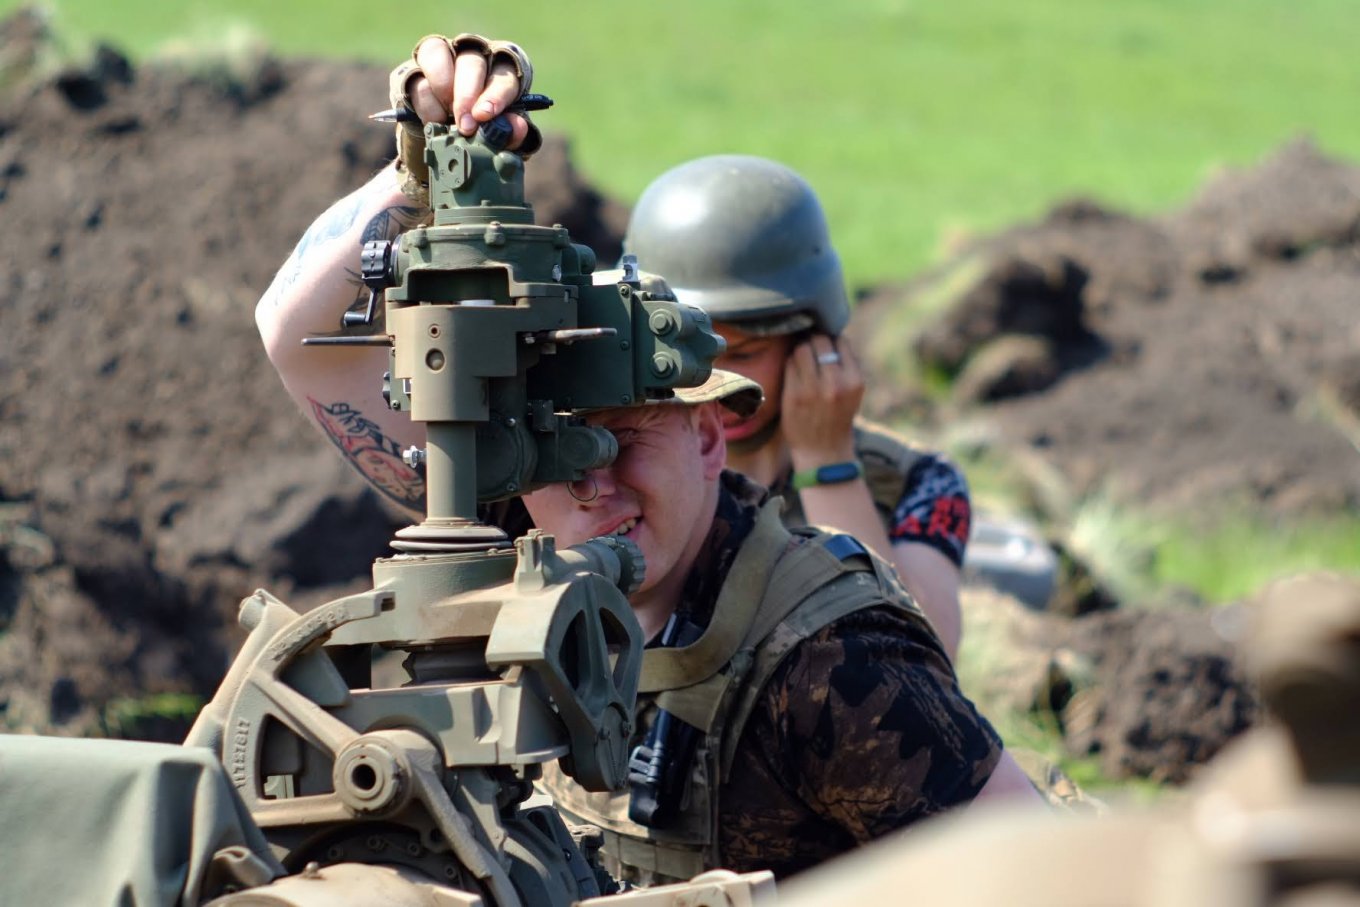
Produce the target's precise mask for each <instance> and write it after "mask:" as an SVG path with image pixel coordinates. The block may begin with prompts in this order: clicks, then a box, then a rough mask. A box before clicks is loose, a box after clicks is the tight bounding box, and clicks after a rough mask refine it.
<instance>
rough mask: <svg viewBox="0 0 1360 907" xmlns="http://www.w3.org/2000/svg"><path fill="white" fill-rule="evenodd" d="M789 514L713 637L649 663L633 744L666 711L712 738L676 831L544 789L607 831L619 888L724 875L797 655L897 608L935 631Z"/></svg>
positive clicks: (771, 519) (548, 775)
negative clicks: (741, 788)
mask: <svg viewBox="0 0 1360 907" xmlns="http://www.w3.org/2000/svg"><path fill="white" fill-rule="evenodd" d="M780 504H781V502H780V500H779V499H777V498H776V499H773V500H771V501H769V502H768V503H766V504H765V506H764V507H763V508H762V509H761V512H760V515H759V517H758V518H757V520H756V524H755V527H754V528H753V529H752V530H751V534H750V535H749V536H748V537H747V539H746V540H745V542H743V544H742V546H741V548H740V550H739V551H738V552H737V556H736V559H735V561H734V562H733V564H732V568H731V570H730V571H729V573H728V576H727V581H726V582H725V583H724V584H723V587H722V591H721V592H720V593H719V595H718V600H717V603H716V605H715V606H714V613H713V620H712V622H711V623H710V624H709V626H708V628H707V629H706V630H705V631H704V633H703V635H702V636H701V637H700V638H699V639H698V640H697V641H696V642H695V643H694V644H692V645H690V646H686V647H684V648H669V649H648V650H647V651H646V653H645V654H644V656H643V661H642V681H641V684H640V687H639V689H640V693H639V696H638V721H637V724H638V731H637V733H636V735H635V738H634V740H633V744H634V745H636V744H637V743H639V742H641V740H642V739H643V738H644V737H645V736H646V729H647V728H649V727H650V726H651V723H652V721H653V720H654V718H655V715H656V711H657V709H658V708H664V709H666V710H667V711H669V712H671V713H672V714H673V715H675V716H676V717H678V718H680V719H681V720H683V721H685V722H687V723H689V724H691V725H693V726H694V727H696V728H699V729H700V731H702V732H703V734H704V737H703V738H702V740H701V742H700V744H699V747H698V751H697V753H696V756H695V759H694V764H693V766H692V768H691V772H690V777H689V783H688V784H687V786H686V790H685V794H684V798H683V800H682V801H681V805H680V812H679V815H678V816H677V818H676V819H675V821H674V822H673V823H671V824H670V825H669V826H668V827H667V828H665V829H654V828H649V827H647V826H644V825H639V824H637V823H635V822H632V821H631V820H629V818H628V802H629V793H628V791H627V790H624V791H619V792H613V793H608V792H606V793H588V792H586V791H584V790H582V789H581V788H579V787H577V786H576V785H575V784H573V783H572V781H571V780H570V779H569V778H567V777H566V776H565V775H563V774H562V773H561V772H560V771H559V770H558V768H557V766H556V764H553V765H550V766H547V767H545V769H544V775H543V779H542V781H541V782H540V787H541V789H542V790H543V791H544V792H546V793H547V794H549V795H550V796H552V798H553V799H554V800H555V801H556V803H557V807H558V809H559V810H561V812H562V814H563V817H564V818H565V819H566V820H567V822H569V823H575V824H581V825H597V826H599V827H600V828H601V829H603V830H604V846H603V848H602V851H603V857H604V860H603V862H604V866H605V868H606V869H608V870H609V871H610V872H611V873H612V874H613V875H614V876H615V877H617V878H619V879H620V880H621V881H627V882H631V883H633V884H635V885H654V884H665V883H668V882H675V881H687V880H689V879H691V878H693V877H694V876H696V875H698V874H699V873H701V872H704V871H706V870H708V869H712V868H716V867H719V866H721V865H722V861H721V854H720V853H719V852H718V817H719V812H720V804H719V802H718V801H719V797H718V793H719V790H720V788H721V787H722V784H723V781H724V780H725V779H726V778H727V777H728V775H729V773H730V772H731V769H732V763H733V759H734V755H735V750H736V746H737V741H738V740H739V739H740V738H741V732H742V729H743V728H744V727H745V726H746V721H747V719H748V718H749V717H750V715H751V712H752V710H753V709H754V708H755V707H756V705H757V703H758V701H759V699H760V696H761V693H762V691H763V689H764V687H765V684H766V682H767V681H768V680H769V679H770V677H771V675H773V674H774V672H775V669H776V668H777V667H778V666H779V663H780V662H781V661H782V660H783V658H784V656H786V655H787V654H788V653H789V651H790V650H791V649H792V648H793V647H794V646H795V645H797V644H798V643H799V642H801V641H802V640H804V639H807V638H808V637H810V636H812V635H813V634H814V633H816V632H817V631H818V630H821V629H822V628H823V627H826V626H827V625H828V624H830V623H832V622H833V621H835V620H837V619H839V618H841V617H844V616H845V615H847V614H851V613H852V612H855V611H859V610H862V609H864V608H870V607H875V606H884V605H887V606H890V607H894V608H896V609H898V610H899V611H901V612H902V613H903V614H904V615H907V616H909V617H912V618H914V619H919V620H921V621H924V620H925V618H924V617H923V616H922V614H921V612H920V611H919V610H918V609H917V607H916V605H915V603H913V602H912V600H911V598H910V597H909V596H908V594H907V592H906V591H905V590H904V589H903V588H902V585H901V583H900V581H899V580H898V578H897V574H896V573H895V572H894V571H893V569H892V568H891V567H890V566H888V565H887V564H885V563H884V562H883V561H881V560H879V559H878V558H876V557H874V556H872V555H870V554H868V553H867V552H866V551H865V549H864V548H863V546H861V545H860V544H859V543H858V542H855V541H854V540H853V539H850V538H849V537H848V536H844V535H836V534H832V533H828V532H824V531H821V530H818V529H811V528H803V529H794V530H792V531H790V530H788V529H785V528H784V526H783V524H782V522H781V521H780V509H781V507H780ZM796 541H801V544H795V542H796Z"/></svg>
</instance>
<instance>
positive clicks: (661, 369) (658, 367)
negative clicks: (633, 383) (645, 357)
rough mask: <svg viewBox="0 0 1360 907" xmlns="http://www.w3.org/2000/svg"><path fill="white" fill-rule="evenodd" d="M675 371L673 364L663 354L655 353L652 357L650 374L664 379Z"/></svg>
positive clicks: (668, 357) (669, 358) (672, 361)
mask: <svg viewBox="0 0 1360 907" xmlns="http://www.w3.org/2000/svg"><path fill="white" fill-rule="evenodd" d="M674 371H675V362H674V360H672V359H671V357H670V356H667V355H666V354H665V353H657V354H656V355H655V356H653V357H652V372H653V373H654V374H655V375H656V376H657V377H658V378H665V377H667V376H669V375H670V374H671V373H672V372H674Z"/></svg>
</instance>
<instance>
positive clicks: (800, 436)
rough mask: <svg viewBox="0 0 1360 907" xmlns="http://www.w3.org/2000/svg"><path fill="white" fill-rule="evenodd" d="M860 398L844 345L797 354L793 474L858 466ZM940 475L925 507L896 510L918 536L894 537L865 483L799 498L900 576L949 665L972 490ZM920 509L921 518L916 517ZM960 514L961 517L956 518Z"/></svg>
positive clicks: (788, 415)
mask: <svg viewBox="0 0 1360 907" xmlns="http://www.w3.org/2000/svg"><path fill="white" fill-rule="evenodd" d="M828 360H829V361H828ZM824 362H825V363H826V364H821V363H824ZM863 396H864V379H863V376H862V374H861V372H860V370H859V364H858V362H857V361H856V359H855V356H854V352H853V351H852V350H851V349H850V344H849V341H848V340H847V339H846V338H844V337H839V338H835V339H833V338H831V337H827V336H825V335H823V334H815V335H813V336H812V337H810V338H809V339H808V340H806V341H805V342H803V343H802V344H800V345H799V346H798V347H796V348H795V349H794V350H793V352H792V354H791V355H790V356H789V361H788V366H787V367H786V370H785V376H784V397H783V406H782V411H783V413H784V414H785V416H784V420H783V432H784V438H785V440H786V441H787V443H788V445H789V457H790V459H791V461H792V465H793V469H794V470H795V471H796V472H798V471H804V470H815V469H817V468H818V467H820V466H825V465H828V464H831V463H843V462H847V461H851V460H854V459H855V458H856V451H855V445H854V436H853V433H852V431H851V425H852V423H853V422H854V418H855V413H856V412H858V410H859V404H860V401H861V400H862V399H863ZM936 473H938V474H932V475H929V476H923V477H920V479H919V480H918V483H917V484H918V485H922V486H925V487H922V488H920V489H918V490H919V491H921V492H922V493H923V497H922V500H921V501H919V502H912V501H907V500H905V499H904V500H903V501H902V502H900V503H899V505H898V510H899V511H901V510H902V509H903V508H904V507H906V508H907V509H908V510H909V511H913V512H899V513H898V514H895V515H894V518H895V521H896V522H898V523H899V524H903V522H904V520H910V519H915V520H917V521H919V522H920V523H921V525H920V531H917V532H905V531H902V532H894V533H893V534H892V537H890V535H889V532H888V530H887V529H886V528H885V527H884V525H883V520H882V518H881V517H880V516H879V514H878V511H877V510H876V509H875V507H874V499H873V496H872V495H871V494H870V491H869V486H868V485H867V484H866V483H865V481H864V480H863V479H862V478H860V479H856V480H854V481H850V482H838V483H835V484H831V485H814V486H812V487H809V488H804V489H803V490H801V491H800V492H799V498H800V499H801V501H802V504H803V515H804V517H805V518H806V519H807V521H808V522H809V523H812V524H814V525H820V526H834V527H836V528H837V529H839V530H841V531H842V532H846V533H849V534H850V535H853V536H854V537H855V538H857V539H859V540H860V541H861V542H863V543H864V544H865V545H868V546H869V548H871V549H872V550H873V551H874V553H876V554H877V555H878V556H879V557H881V558H883V559H884V560H887V561H889V562H891V563H892V565H893V566H894V567H896V568H897V572H898V573H899V574H900V575H901V578H902V582H903V583H904V584H905V585H906V587H907V591H908V592H910V593H911V596H912V598H914V599H915V600H916V603H917V604H919V605H920V606H921V610H923V611H924V612H925V613H926V617H928V618H930V622H931V624H933V625H934V627H935V632H936V633H937V634H939V637H940V641H941V642H942V643H943V644H944V649H945V652H946V654H948V655H949V657H950V658H951V659H952V658H953V657H954V656H955V654H956V653H957V652H958V648H959V637H960V635H961V633H962V630H963V618H962V614H961V612H960V609H959V585H960V569H959V562H961V561H962V557H963V545H964V543H965V542H966V541H967V533H968V530H967V524H968V513H967V504H968V499H967V487H966V483H965V482H964V479H963V475H962V473H959V472H958V471H957V469H955V468H954V467H953V466H950V465H948V464H947V463H944V462H943V461H941V462H940V463H939V464H938V468H937V469H936ZM942 497H943V498H947V500H944V501H943V503H944V504H947V505H950V506H951V507H952V508H953V510H951V511H950V512H949V513H948V514H947V516H948V519H947V520H944V521H943V522H944V523H947V525H937V524H941V523H942V521H941V519H939V518H938V517H937V516H935V515H933V514H932V512H931V508H932V507H933V506H934V505H935V504H937V503H940V498H942ZM921 507H924V509H925V513H924V514H916V513H914V510H915V509H921ZM959 509H962V512H954V511H957V510H959ZM922 517H924V518H923V519H922ZM936 530H938V531H936ZM946 552H947V553H946Z"/></svg>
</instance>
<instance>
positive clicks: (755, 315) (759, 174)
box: [624, 155, 971, 657]
mask: <svg viewBox="0 0 1360 907" xmlns="http://www.w3.org/2000/svg"><path fill="white" fill-rule="evenodd" d="M624 250H625V252H626V253H631V254H633V255H635V256H636V257H637V260H638V265H639V266H640V267H641V268H643V269H644V270H646V271H649V272H652V273H655V274H660V275H662V276H663V277H664V278H665V279H666V282H667V283H668V284H670V286H671V288H672V289H673V290H674V292H675V294H676V296H677V298H679V299H680V301H682V302H688V303H690V304H692V305H697V306H699V307H700V308H703V309H704V310H706V311H707V312H708V313H709V315H710V316H711V317H712V319H713V321H714V324H715V326H716V327H717V328H718V331H719V332H720V333H721V334H722V335H723V336H724V337H725V338H726V340H727V344H728V346H727V352H726V354H725V355H724V356H723V357H721V358H720V359H719V360H718V365H719V367H721V368H724V369H728V370H731V371H734V372H738V373H740V374H743V375H746V376H747V377H750V378H752V379H754V380H756V381H757V382H759V383H760V385H761V386H762V387H763V388H764V389H765V393H766V398H765V403H764V404H763V405H762V407H761V409H760V410H759V411H758V412H757V413H756V415H755V416H754V417H753V418H751V419H748V420H744V421H743V420H741V419H738V418H736V417H735V416H732V417H729V418H727V420H726V421H725V424H724V428H725V432H726V437H727V456H728V463H729V465H730V466H731V467H732V468H733V469H735V470H737V471H739V472H742V473H744V474H746V475H747V476H749V477H751V478H752V479H754V480H756V481H757V482H760V483H762V484H764V485H766V486H767V487H769V488H770V489H771V490H772V491H774V492H775V493H777V494H779V495H781V496H782V497H783V498H784V499H785V521H786V523H788V524H789V525H794V526H796V525H802V524H805V523H808V524H814V525H822V526H835V527H836V528H838V529H840V530H842V531H844V532H847V533H849V534H851V535H853V536H855V537H856V538H859V539H860V540H862V541H863V542H865V543H866V544H867V545H868V546H869V547H870V548H872V549H873V550H874V551H875V552H876V553H878V554H880V555H881V556H883V557H884V558H887V559H888V560H890V561H891V562H892V563H893V565H894V566H896V567H897V569H898V572H899V573H900V574H901V576H902V579H903V581H904V583H905V584H906V586H907V588H908V590H909V591H910V592H911V593H912V596H913V597H914V598H915V599H916V600H917V602H918V603H919V604H920V605H921V607H922V608H923V610H924V611H925V612H926V615H927V616H928V617H929V618H930V620H931V622H932V623H933V624H934V626H935V630H936V632H937V633H938V634H939V635H940V638H941V640H942V641H943V643H944V645H945V649H946V651H947V652H948V654H949V655H950V657H953V655H954V653H955V651H956V649H957V646H958V639H959V632H960V615H959V603H958V588H959V571H960V568H961V566H962V563H963V552H964V547H965V545H966V544H967V540H968V529H969V522H970V516H971V512H970V506H969V499H968V486H967V483H966V482H965V480H964V478H963V475H962V473H961V472H960V471H959V470H958V469H957V468H956V467H955V466H953V465H952V464H951V463H949V462H948V461H947V460H945V459H944V458H942V457H941V456H939V455H938V454H933V453H929V452H926V451H922V450H919V449H916V448H914V447H912V446H911V445H909V444H908V443H906V442H905V441H904V440H903V439H901V438H899V437H897V436H896V435H894V434H892V433H891V432H889V431H887V430H886V429H884V428H882V427H879V426H875V425H871V424H869V423H867V422H865V421H863V420H859V419H857V418H856V415H855V414H856V411H857V410H858V409H859V404H860V401H861V399H862V398H863V395H864V381H863V378H862V375H861V372H860V370H859V366H858V364H857V362H856V360H855V357H854V354H853V352H852V350H851V349H850V345H849V343H848V341H847V340H846V338H845V337H843V336H841V332H842V330H843V329H844V328H845V325H846V322H847V321H848V320H849V318H850V306H849V302H848V300H847V299H846V294H845V283H844V280H843V278H842V274H841V265H840V259H839V258H838V257H837V255H836V251H835V249H834V248H833V247H832V245H831V237H830V235H829V233H828V230H827V224H826V217H825V215H824V214H823V213H822V207H821V204H820V203H819V202H818V200H817V196H816V195H815V194H814V193H813V191H812V189H811V187H809V186H808V184H807V183H806V182H805V181H804V180H803V179H802V177H800V176H799V175H798V174H796V173H794V172H793V171H792V170H790V169H789V168H788V167H785V166H783V165H782V164H778V163H775V162H774V161H770V160H766V159H763V158H758V157H749V156H744V155H717V156H713V157H705V158H700V159H698V160H694V161H690V162H688V163H685V164H681V165H680V166H678V167H675V168H673V169H671V170H668V171H667V172H666V173H664V174H662V175H661V176H660V177H658V178H657V179H656V180H655V181H654V182H653V183H652V184H651V185H650V186H648V187H647V189H646V190H644V192H643V193H642V197H641V198H640V199H639V200H638V204H637V207H636V208H635V209H634V211H633V217H632V221H631V222H630V224H629V227H628V234H627V237H626V238H625V240H624Z"/></svg>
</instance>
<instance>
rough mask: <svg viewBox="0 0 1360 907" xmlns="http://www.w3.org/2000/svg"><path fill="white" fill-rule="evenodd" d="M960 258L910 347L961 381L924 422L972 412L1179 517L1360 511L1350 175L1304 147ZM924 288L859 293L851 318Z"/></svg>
mask: <svg viewBox="0 0 1360 907" xmlns="http://www.w3.org/2000/svg"><path fill="white" fill-rule="evenodd" d="M971 259H980V260H981V261H982V262H983V263H984V266H983V268H982V272H981V276H980V277H978V278H977V280H976V281H975V282H974V283H973V285H972V286H971V288H970V289H968V290H967V291H966V292H964V293H963V295H962V296H961V297H960V299H959V302H958V304H957V305H955V306H954V307H952V308H951V310H950V311H949V312H948V314H946V315H945V316H944V317H942V318H941V319H940V320H939V321H938V322H936V323H934V324H932V325H930V326H929V327H927V328H926V330H924V331H923V332H922V334H921V335H920V337H918V338H917V341H916V345H915V348H916V352H917V355H918V356H919V357H920V358H921V360H922V361H923V362H925V363H927V364H928V365H931V366H934V367H936V368H940V369H942V370H944V371H946V372H948V373H951V374H955V375H957V376H958V378H959V380H958V381H957V382H956V384H955V399H954V401H953V405H952V406H947V407H945V408H943V410H941V411H939V412H937V413H936V415H937V417H941V418H949V417H956V416H958V415H960V411H962V414H964V415H967V414H969V413H972V414H974V415H976V414H979V413H981V414H983V415H985V417H986V418H987V419H988V420H989V421H990V422H991V423H992V424H994V425H996V426H999V428H1000V430H1001V433H1002V436H1003V437H1004V438H1005V439H1007V440H1008V442H1009V443H1010V444H1011V445H1013V446H1019V447H1024V448H1026V449H1028V450H1030V451H1033V452H1038V453H1039V454H1040V455H1041V456H1042V457H1043V458H1044V459H1046V460H1048V461H1049V462H1050V463H1051V464H1053V465H1054V466H1056V467H1057V468H1058V470H1059V471H1060V472H1061V473H1062V474H1064V475H1065V476H1066V478H1067V480H1068V481H1069V482H1071V483H1072V486H1073V491H1074V493H1075V494H1076V495H1077V496H1081V495H1083V494H1089V493H1103V494H1111V495H1114V496H1115V497H1116V498H1118V499H1123V500H1127V501H1137V502H1139V503H1141V504H1146V505H1150V506H1154V507H1162V508H1165V509H1171V510H1175V511H1178V512H1180V513H1183V514H1196V513H1201V512H1204V511H1206V510H1215V509H1217V507H1218V505H1220V504H1225V503H1226V504H1231V505H1242V504H1244V503H1248V504H1250V505H1252V506H1263V507H1264V508H1265V509H1266V511H1267V512H1270V513H1276V514H1285V515H1290V516H1298V515H1311V514H1315V513H1338V512H1348V511H1352V512H1353V511H1354V509H1355V507H1356V506H1357V505H1358V504H1360V454H1358V453H1357V449H1358V448H1360V377H1358V376H1360V352H1357V351H1360V167H1357V166H1355V165H1352V164H1349V163H1345V162H1342V161H1337V160H1332V159H1329V158H1327V157H1326V156H1325V155H1323V154H1321V153H1320V152H1318V151H1317V150H1316V149H1315V148H1314V147H1313V146H1311V145H1310V144H1308V143H1307V142H1303V141H1300V142H1296V143H1293V144H1290V145H1288V146H1286V147H1285V148H1283V149H1281V150H1280V151H1279V152H1278V153H1276V154H1275V155H1274V156H1272V157H1271V158H1270V159H1269V160H1267V161H1265V162H1264V163H1263V164H1261V165H1260V166H1258V167H1255V168H1253V169H1249V170H1243V171H1234V172H1226V173H1223V174H1220V175H1219V176H1218V177H1216V178H1215V179H1213V180H1211V181H1210V182H1209V184H1208V185H1207V186H1206V187H1205V188H1204V189H1203V190H1202V191H1201V192H1200V193H1199V195H1198V196H1197V197H1196V198H1195V199H1193V200H1192V201H1191V202H1190V203H1189V204H1188V205H1186V206H1185V207H1184V208H1182V209H1180V210H1178V211H1173V212H1171V213H1169V214H1167V215H1165V216H1163V217H1160V218H1154V219H1138V218H1134V217H1130V216H1127V215H1124V214H1120V213H1118V212H1114V211H1109V210H1106V209H1104V208H1102V207H1100V206H1099V205H1097V204H1095V203H1092V202H1087V201H1079V202H1072V203H1069V204H1067V205H1064V206H1060V207H1059V208H1057V209H1055V210H1054V211H1053V212H1052V213H1050V214H1049V216H1048V217H1047V218H1046V219H1045V220H1044V221H1043V222H1041V223H1038V224H1033V225H1026V226H1021V227H1018V228H1015V229H1013V230H1010V231H1008V232H1005V233H1003V234H1001V235H999V236H995V237H990V238H988V239H986V240H984V241H981V242H979V243H977V244H975V245H974V246H972V247H970V248H968V249H966V250H963V252H962V253H961V254H960V257H959V259H958V260H957V261H963V260H971ZM957 261H956V262H951V263H950V264H951V265H957ZM948 267H949V266H946V269H947V268H948ZM931 284H932V278H931V277H929V276H927V277H926V278H923V279H920V280H917V281H915V282H914V283H912V284H910V285H908V286H905V287H885V288H880V289H879V290H876V291H874V292H872V293H870V294H868V295H867V299H866V300H865V302H864V303H863V304H862V305H861V308H860V310H859V312H858V313H857V316H858V317H857V321H858V323H857V326H856V328H857V330H859V331H860V332H861V334H862V335H867V334H868V333H870V332H872V331H873V330H874V326H875V324H876V323H877V322H878V320H879V319H880V318H881V317H882V316H883V315H885V314H886V313H888V312H889V311H890V310H891V309H892V307H894V306H899V305H911V304H912V303H913V299H914V298H915V297H916V296H917V295H918V294H920V293H922V292H923V291H925V290H928V289H929V288H930V287H931ZM1017 338H1023V339H1024V340H1025V341H1027V342H1026V343H1023V344H1019V343H1016V342H1015V341H1016V340H1017ZM870 399H871V401H872V405H873V406H874V407H875V408H876V409H877V410H879V414H880V415H882V414H884V413H891V412H892V411H893V410H895V409H898V410H900V409H901V408H903V407H904V406H905V405H906V401H904V400H903V398H902V397H901V395H900V393H899V394H894V393H893V391H892V390H891V389H890V388H883V387H878V388H874V389H873V391H872V392H871V394H870Z"/></svg>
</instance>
